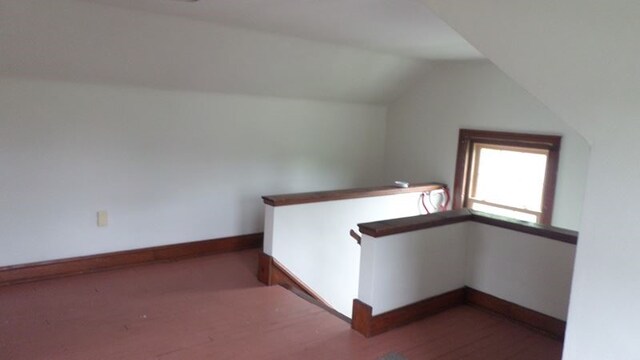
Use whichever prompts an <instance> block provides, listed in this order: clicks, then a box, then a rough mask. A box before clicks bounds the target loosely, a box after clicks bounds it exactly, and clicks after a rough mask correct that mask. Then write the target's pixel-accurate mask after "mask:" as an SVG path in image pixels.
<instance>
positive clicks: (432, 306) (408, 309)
mask: <svg viewBox="0 0 640 360" xmlns="http://www.w3.org/2000/svg"><path fill="white" fill-rule="evenodd" d="M464 294H465V290H464V288H460V289H457V290H453V291H449V292H447V293H444V294H442V295H437V296H434V297H431V298H428V299H425V300H422V301H419V302H416V303H413V304H409V305H407V306H403V307H401V308H398V309H395V310H391V311H389V312H386V313H383V314H379V315H375V316H372V310H373V309H372V308H371V306H369V305H367V304H365V303H363V302H362V301H360V300H358V299H354V300H353V313H352V318H351V328H352V329H354V330H356V331H357V332H359V333H361V334H362V335H364V336H365V337H371V336H375V335H379V334H382V333H384V332H386V331H389V330H391V329H394V328H397V327H399V326H402V325H406V324H409V323H411V322H414V321H417V320H420V319H423V318H425V317H427V316H430V315H434V314H437V313H439V312H442V311H444V310H447V309H450V308H452V307H456V306H458V305H462V304H464Z"/></svg>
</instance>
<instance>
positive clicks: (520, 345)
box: [0, 250, 562, 360]
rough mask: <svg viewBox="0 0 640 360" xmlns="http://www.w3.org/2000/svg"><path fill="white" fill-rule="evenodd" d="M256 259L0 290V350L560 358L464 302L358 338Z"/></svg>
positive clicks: (18, 354)
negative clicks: (261, 279) (271, 279)
mask: <svg viewBox="0 0 640 360" xmlns="http://www.w3.org/2000/svg"><path fill="white" fill-rule="evenodd" d="M256 264H257V251H255V250H249V251H243V252H238V253H231V254H223V255H215V256H209V257H202V258H197V259H191V260H183V261H179V262H171V263H162V264H154V265H146V266H139V267H134V268H128V269H123V270H116V271H110V272H103V273H96V274H89V275H81V276H74V277H67V278H62V279H55V280H48V281H40V282H35V283H29V284H21V285H13V286H6V287H0V359H30V360H34V359H305V360H310V359H379V358H381V357H383V356H385V355H389V354H391V353H396V354H401V355H402V356H404V357H406V358H408V359H545V360H546V359H560V357H561V352H562V343H561V342H558V341H555V340H552V339H550V338H547V337H545V336H543V335H540V334H538V333H536V332H533V331H531V330H529V329H527V328H524V327H521V326H519V325H517V324H515V323H512V322H510V321H508V320H505V319H503V318H500V317H496V316H494V315H491V314H488V313H485V312H483V311H479V310H476V309H474V308H470V307H467V306H461V307H458V308H455V309H452V310H449V311H446V312H443V313H441V314H438V315H436V316H433V317H430V318H427V319H425V320H423V321H420V322H417V323H414V324H412V325H409V326H406V327H403V328H400V329H397V330H394V331H391V332H388V333H386V334H383V335H380V336H377V337H375V338H371V339H365V338H364V337H362V336H360V335H359V334H357V333H355V332H353V331H352V330H351V329H350V328H349V325H348V324H347V323H345V322H343V321H342V320H339V319H337V318H336V317H334V316H332V315H330V314H328V313H327V312H325V311H323V310H321V309H320V308H318V307H316V306H315V305H312V304H310V303H308V302H306V301H305V300H302V299H300V298H298V297H297V296H295V295H293V294H292V293H290V292H288V291H286V290H284V289H283V288H281V287H278V286H275V287H264V286H262V285H261V284H260V283H258V282H257V281H256V278H255V272H256ZM389 357H391V356H389Z"/></svg>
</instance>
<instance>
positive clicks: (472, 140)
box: [453, 129, 562, 225]
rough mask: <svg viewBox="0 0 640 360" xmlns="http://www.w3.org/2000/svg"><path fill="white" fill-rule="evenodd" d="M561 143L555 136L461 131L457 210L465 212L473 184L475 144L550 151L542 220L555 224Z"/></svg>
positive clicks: (454, 190)
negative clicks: (554, 209) (552, 220)
mask: <svg viewBox="0 0 640 360" xmlns="http://www.w3.org/2000/svg"><path fill="white" fill-rule="evenodd" d="M561 142H562V137H560V136H555V135H537V134H522V133H513V132H501V131H483V130H470V129H460V132H459V135H458V153H457V156H456V167H455V169H456V170H455V171H456V173H455V178H454V185H453V209H462V208H464V207H465V206H466V204H465V199H466V194H467V192H468V191H469V183H470V180H471V179H470V175H471V174H470V171H469V169H470V166H471V154H472V152H473V145H474V144H476V143H482V144H494V145H504V146H516V147H529V148H537V149H544V150H548V151H549V155H548V157H547V167H546V175H545V182H544V186H543V191H542V215H541V219H540V220H541V223H543V224H546V225H549V224H551V218H552V216H553V203H554V198H555V191H556V179H557V175H558V162H559V159H560V144H561Z"/></svg>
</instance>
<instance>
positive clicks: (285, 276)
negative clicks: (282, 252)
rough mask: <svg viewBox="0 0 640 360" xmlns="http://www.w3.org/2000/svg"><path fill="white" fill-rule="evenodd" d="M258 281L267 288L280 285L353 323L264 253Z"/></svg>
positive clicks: (261, 256) (259, 263) (260, 257)
mask: <svg viewBox="0 0 640 360" xmlns="http://www.w3.org/2000/svg"><path fill="white" fill-rule="evenodd" d="M258 281H260V282H262V283H263V284H265V285H267V286H273V285H280V286H282V287H284V288H285V289H287V290H289V291H291V292H293V293H294V294H296V295H298V296H299V297H301V298H303V299H305V300H307V301H309V302H311V303H313V304H315V305H318V306H320V307H321V308H323V309H325V310H326V311H328V312H330V313H331V314H333V315H335V316H336V317H338V318H339V319H341V320H343V321H345V322H348V323H351V319H349V318H348V317H347V316H344V315H343V314H341V313H339V312H338V311H336V310H335V309H334V308H333V307H332V306H331V305H330V304H329V303H328V302H327V301H326V300H324V299H323V298H322V297H321V296H320V295H318V293H316V292H315V291H313V290H312V289H311V288H310V287H309V286H307V284H305V283H304V282H302V280H300V279H299V278H298V277H296V276H295V275H293V274H292V273H291V271H289V270H288V269H287V268H286V267H285V266H284V265H282V264H281V263H279V262H278V260H276V259H274V258H273V257H272V256H270V255H267V254H265V253H263V252H261V253H260V254H259V255H258Z"/></svg>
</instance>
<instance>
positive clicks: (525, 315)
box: [464, 287, 567, 340]
mask: <svg viewBox="0 0 640 360" xmlns="http://www.w3.org/2000/svg"><path fill="white" fill-rule="evenodd" d="M464 290H465V291H464V293H465V294H464V298H465V303H466V304H468V305H473V306H476V307H480V308H483V309H485V310H489V311H491V312H493V313H496V314H499V315H502V316H504V317H507V318H509V319H512V320H515V321H517V322H520V323H523V324H525V325H527V326H529V327H532V328H534V329H536V330H539V331H542V332H544V333H546V334H547V335H550V336H551V337H553V338H555V339H559V340H562V339H564V332H565V328H566V326H567V323H566V322H565V321H563V320H560V319H556V318H554V317H552V316H549V315H545V314H542V313H539V312H537V311H535V310H531V309H527V308H525V307H524V306H520V305H518V304H514V303H512V302H509V301H507V300H504V299H500V298H498V297H495V296H493V295H489V294H487V293H484V292H482V291H479V290H475V289H472V288H470V287H466V288H465V289H464Z"/></svg>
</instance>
